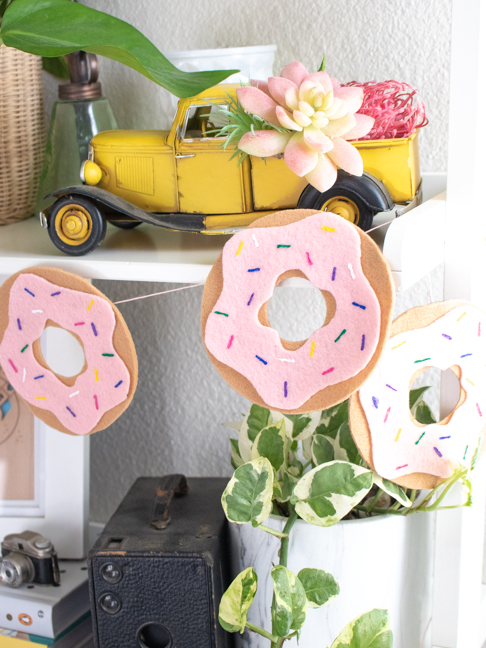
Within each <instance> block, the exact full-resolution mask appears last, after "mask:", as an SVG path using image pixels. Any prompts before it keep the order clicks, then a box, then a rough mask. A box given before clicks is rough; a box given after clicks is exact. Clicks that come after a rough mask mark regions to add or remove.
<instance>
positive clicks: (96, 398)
mask: <svg viewBox="0 0 486 648" xmlns="http://www.w3.org/2000/svg"><path fill="white" fill-rule="evenodd" d="M93 398H94V402H95V406H96V409H99V407H98V396H96V394H95V395H94V396H93Z"/></svg>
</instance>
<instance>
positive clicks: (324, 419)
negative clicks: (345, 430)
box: [316, 400, 348, 439]
mask: <svg viewBox="0 0 486 648" xmlns="http://www.w3.org/2000/svg"><path fill="white" fill-rule="evenodd" d="M347 420H348V401H347V400H346V401H344V403H341V404H340V405H335V406H334V407H330V408H329V409H327V410H323V412H322V413H321V421H320V424H319V425H318V426H317V429H316V434H324V435H325V436H328V437H331V438H332V439H335V438H336V436H337V433H338V430H339V427H340V425H341V424H342V423H344V422H345V421H347Z"/></svg>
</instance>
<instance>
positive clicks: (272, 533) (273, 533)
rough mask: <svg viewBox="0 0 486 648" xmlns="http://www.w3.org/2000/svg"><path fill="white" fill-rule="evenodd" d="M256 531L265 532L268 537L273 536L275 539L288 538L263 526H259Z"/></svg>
mask: <svg viewBox="0 0 486 648" xmlns="http://www.w3.org/2000/svg"><path fill="white" fill-rule="evenodd" d="M257 529H261V530H262V531H265V533H269V534H270V535H273V536H275V537H277V538H288V537H289V536H288V535H287V534H285V533H281V532H280V531H276V530H275V529H271V528H270V527H267V526H265V525H264V524H259V525H258V527H257Z"/></svg>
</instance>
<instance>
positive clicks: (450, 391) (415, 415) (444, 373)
mask: <svg viewBox="0 0 486 648" xmlns="http://www.w3.org/2000/svg"><path fill="white" fill-rule="evenodd" d="M459 375H460V369H459V367H457V366H454V367H449V368H448V369H445V370H442V369H439V367H426V368H425V369H421V370H419V371H417V372H416V373H415V374H414V375H413V376H412V381H411V384H410V392H411V393H410V397H411V398H412V397H413V396H415V397H416V394H415V395H412V392H413V390H416V389H421V388H423V387H430V389H427V391H425V392H424V393H423V394H422V395H421V396H420V397H419V398H418V399H417V401H416V402H415V403H414V404H413V405H412V407H411V408H410V417H411V418H412V421H413V422H414V423H416V424H417V425H424V424H426V425H428V424H430V423H433V422H434V421H432V420H430V414H429V412H428V409H429V410H430V412H431V413H432V416H433V418H434V419H435V422H439V423H440V424H445V423H447V422H448V421H449V419H450V416H451V414H452V411H453V410H454V409H455V408H456V407H457V406H458V405H460V404H461V403H462V402H463V400H464V399H465V392H464V390H462V389H461V383H460V382H459ZM441 384H442V385H443V386H444V387H445V388H446V390H447V399H446V403H442V407H440V387H441ZM409 402H410V401H409ZM424 403H425V404H426V405H425V406H424ZM427 406H428V408H427ZM425 421H427V422H425Z"/></svg>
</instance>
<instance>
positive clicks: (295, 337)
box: [259, 270, 336, 350]
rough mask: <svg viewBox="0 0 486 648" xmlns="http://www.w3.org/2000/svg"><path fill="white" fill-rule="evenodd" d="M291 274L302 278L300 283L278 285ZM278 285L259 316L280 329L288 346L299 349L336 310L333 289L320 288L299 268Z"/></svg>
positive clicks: (282, 340)
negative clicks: (329, 290)
mask: <svg viewBox="0 0 486 648" xmlns="http://www.w3.org/2000/svg"><path fill="white" fill-rule="evenodd" d="M291 277H297V278H298V285H292V284H291V285H290V286H287V285H285V286H278V284H279V283H280V282H281V281H283V280H284V279H289V278H291ZM289 283H290V282H289ZM295 283H296V282H295ZM276 285H277V286H278V288H279V289H278V290H275V291H274V293H273V295H272V297H271V298H270V299H269V300H268V302H266V303H265V304H264V305H263V306H262V308H261V309H260V313H259V320H260V322H261V323H262V324H263V325H264V326H269V327H271V328H273V329H275V330H276V331H277V332H278V334H279V336H280V339H281V342H282V345H283V346H284V348H287V349H289V350H295V349H297V348H299V347H301V346H302V345H303V344H305V343H306V341H307V339H308V338H309V337H310V336H311V335H312V334H313V333H314V331H316V330H317V329H320V328H322V327H323V326H327V325H328V324H329V322H330V321H331V320H332V318H333V317H334V314H335V312H336V301H335V299H334V297H333V296H332V294H331V293H330V292H328V291H325V290H319V289H318V288H316V287H315V286H314V285H313V284H312V283H311V282H310V281H309V280H308V279H307V278H306V277H305V276H304V275H303V274H302V273H301V272H299V271H297V270H296V271H292V270H291V271H288V272H286V273H284V274H283V275H282V276H281V277H279V278H278V280H277V284H276Z"/></svg>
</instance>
